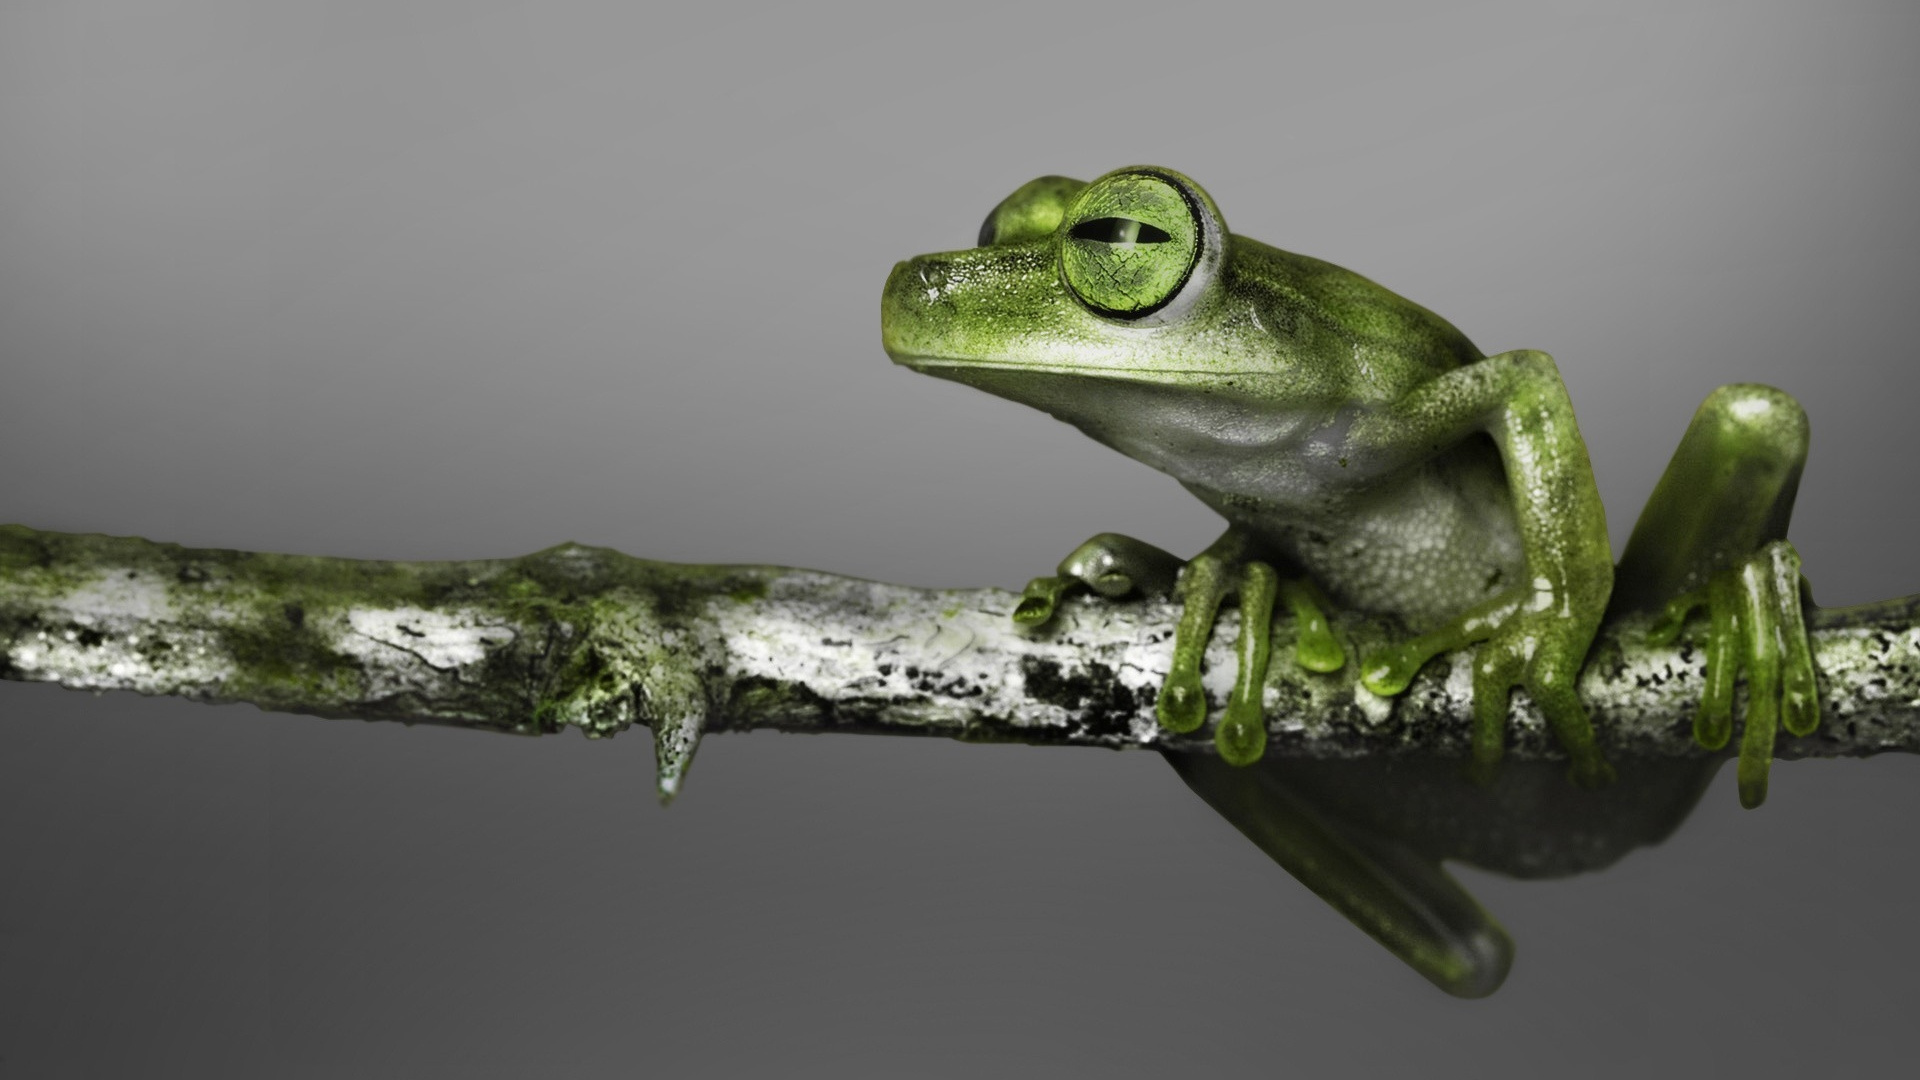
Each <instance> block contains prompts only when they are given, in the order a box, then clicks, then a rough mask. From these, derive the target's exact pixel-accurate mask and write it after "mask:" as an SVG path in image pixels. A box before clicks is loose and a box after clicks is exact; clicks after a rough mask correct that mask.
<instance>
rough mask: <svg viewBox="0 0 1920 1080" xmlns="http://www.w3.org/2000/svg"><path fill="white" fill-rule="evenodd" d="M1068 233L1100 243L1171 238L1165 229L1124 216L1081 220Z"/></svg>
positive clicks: (1144, 242) (1140, 242) (1124, 242)
mask: <svg viewBox="0 0 1920 1080" xmlns="http://www.w3.org/2000/svg"><path fill="white" fill-rule="evenodd" d="M1068 235H1070V236H1072V237H1073V238H1074V239H1075V240H1093V241H1096V242H1098V243H1102V244H1164V243H1166V242H1168V241H1170V240H1172V239H1173V237H1171V236H1169V235H1167V232H1166V230H1165V229H1161V228H1157V227H1155V226H1152V225H1149V224H1147V223H1146V222H1144V221H1135V220H1134V219H1132V218H1124V217H1103V218H1094V219H1093V220H1091V221H1083V222H1081V223H1080V224H1078V225H1075V226H1074V227H1073V229H1072V230H1071V231H1070V232H1069V233H1068Z"/></svg>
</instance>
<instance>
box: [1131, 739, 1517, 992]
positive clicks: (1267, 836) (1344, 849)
mask: <svg viewBox="0 0 1920 1080" xmlns="http://www.w3.org/2000/svg"><path fill="white" fill-rule="evenodd" d="M1163 756H1164V757H1165V758H1166V759H1167V763H1168V764H1170V765H1172V766H1173V768H1174V771H1175V772H1178V773H1179V774H1180V778H1181V779H1182V780H1185V781H1186V782H1187V786H1189V787H1191V788H1192V789H1193V790H1194V792H1195V793H1197V794H1198V795H1199V796H1200V797H1201V798H1202V799H1205V800H1206V801H1207V804H1208V805H1209V806H1212V807H1213V808H1214V809H1215V810H1216V811H1218V812H1219V813H1220V815H1221V816H1222V817H1225V818H1226V819H1227V820H1228V821H1230V822H1232V823H1233V825H1234V827H1235V828H1237V829H1239V830H1240V831H1241V832H1242V833H1244V834H1246V837H1247V838H1248V839H1249V840H1252V841H1253V842H1254V843H1255V844H1257V845H1259V847H1260V849H1261V850H1262V851H1264V852H1266V853H1267V854H1268V855H1269V856H1271V857H1272V858H1273V860H1274V861H1275V862H1278V863H1279V864H1280V865H1281V866H1282V867H1284V868H1286V871H1287V872H1288V873H1290V874H1292V875H1293V876H1294V877H1295V878H1297V879H1299V881H1300V883H1301V884H1303V885H1305V886H1306V887H1307V888H1309V889H1312V890H1313V891H1314V892H1315V893H1316V894H1318V895H1319V896H1320V898H1321V899H1323V900H1325V901H1327V903H1329V904H1331V905H1333V907H1334V909H1335V910H1337V911H1339V912H1340V914H1342V915H1345V916H1346V917H1347V918H1348V919H1350V920H1352V922H1353V924H1354V925H1356V926H1358V927H1359V928H1360V929H1362V930H1364V931H1366V932H1367V933H1368V934H1369V935H1371V936H1372V937H1373V938H1374V939H1375V940H1376V941H1378V942H1380V943H1381V944H1382V945H1385V946H1386V947H1387V948H1388V949H1390V950H1392V952H1393V953H1394V955H1396V956H1398V957H1399V958H1400V959H1401V960H1403V961H1405V962H1406V963H1407V964H1408V965H1410V966H1411V967H1412V968H1413V969H1414V970H1415V971H1418V972H1419V973H1420V974H1422V975H1424V976H1426V977H1427V978H1428V979H1429V980H1431V981H1432V982H1433V984H1434V985H1435V986H1438V987H1440V988H1441V989H1442V990H1445V991H1446V992H1447V993H1449V994H1454V995H1456V996H1459V997H1485V996H1487V995H1488V994H1491V993H1493V992H1494V991H1495V990H1497V989H1499V988H1500V983H1501V982H1502V981H1503V980H1504V979H1505V978H1506V977H1507V969H1508V968H1510V967H1511V966H1512V965H1513V939H1512V938H1510V937H1508V936H1507V932H1506V931H1505V930H1502V929H1501V928H1500V924H1499V923H1497V922H1495V921H1494V920H1493V917H1492V916H1490V915H1488V914H1487V912H1486V910H1485V909H1484V908H1482V907H1481V906H1480V905H1479V904H1478V903H1476V902H1475V901H1474V899H1473V897H1472V896H1469V895H1468V894H1467V892H1466V890H1464V889H1462V888H1461V887H1460V886H1459V884H1458V883H1456V882H1455V881H1454V880H1453V878H1452V877H1450V876H1448V874H1447V872H1446V871H1445V870H1443V869H1441V867H1440V863H1439V860H1438V859H1435V858H1430V857H1428V856H1426V855H1423V854H1421V853H1419V852H1416V851H1415V850H1413V849H1412V848H1411V847H1409V846H1408V845H1405V844H1402V843H1398V842H1395V841H1393V840H1390V839H1387V838H1385V837H1383V836H1381V835H1379V834H1377V833H1375V832H1372V831H1370V830H1367V829H1364V828H1361V827H1357V826H1354V825H1351V824H1349V823H1347V822H1345V821H1343V820H1341V819H1339V818H1337V817H1335V816H1333V815H1330V814H1328V813H1325V812H1323V811H1322V809H1320V808H1318V807H1317V805H1316V804H1315V803H1314V802H1312V801H1310V800H1309V799H1306V798H1303V797H1302V796H1301V795H1300V794H1299V793H1296V792H1293V791H1290V790H1289V785H1288V784H1287V783H1286V781H1285V779H1284V778H1283V777H1282V776H1281V775H1279V773H1278V771H1277V770H1276V769H1274V768H1269V767H1267V766H1266V765H1254V766H1252V767H1242V766H1235V765H1232V764H1229V763H1227V762H1225V761H1223V760H1221V759H1220V758H1218V757H1215V756H1213V755H1210V754H1201V753H1172V752H1170V753H1167V754H1165V755H1163Z"/></svg>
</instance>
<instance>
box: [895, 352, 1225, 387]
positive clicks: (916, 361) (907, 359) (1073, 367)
mask: <svg viewBox="0 0 1920 1080" xmlns="http://www.w3.org/2000/svg"><path fill="white" fill-rule="evenodd" d="M893 362H894V363H896V364H899V365H900V366H902V367H909V368H913V369H914V370H915V371H928V373H929V374H940V372H934V371H931V370H930V369H933V368H945V369H948V370H953V371H977V370H987V371H1022V372H1032V373H1033V374H1036V375H1073V376H1079V377H1081V378H1095V379H1121V380H1126V381H1139V380H1146V379H1152V380H1158V379H1159V378H1160V377H1162V376H1166V375H1177V376H1180V377H1182V378H1194V379H1211V380H1217V381H1225V380H1229V379H1245V378H1249V377H1251V376H1254V375H1257V374H1260V373H1258V372H1252V371H1221V370H1219V369H1218V368H1169V367H1094V366H1092V365H1089V364H1045V363H1034V362H1032V361H1021V360H969V359H958V358H955V357H950V356H895V357H894V358H893Z"/></svg>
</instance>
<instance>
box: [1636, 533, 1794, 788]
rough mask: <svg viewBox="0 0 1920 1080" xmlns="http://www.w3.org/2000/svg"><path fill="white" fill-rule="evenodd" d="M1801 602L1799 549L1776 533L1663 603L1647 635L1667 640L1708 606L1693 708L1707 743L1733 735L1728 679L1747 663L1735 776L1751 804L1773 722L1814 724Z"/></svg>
mask: <svg viewBox="0 0 1920 1080" xmlns="http://www.w3.org/2000/svg"><path fill="white" fill-rule="evenodd" d="M1800 605H1801V595H1800V555H1799V553H1798V552H1796V551H1795V550H1794V548H1793V545H1792V544H1790V543H1788V542H1787V541H1785V540H1775V541H1773V542H1771V543H1769V544H1767V545H1765V546H1764V547H1762V548H1761V549H1760V550H1759V551H1757V552H1755V553H1754V554H1753V555H1752V556H1750V557H1748V558H1747V559H1746V560H1744V561H1742V562H1739V563H1737V564H1735V565H1734V566H1731V567H1729V568H1727V569H1725V570H1721V571H1718V572H1716V573H1714V574H1713V575H1712V576H1711V577H1710V578H1709V579H1708V581H1707V585H1706V587H1705V588H1702V589H1696V590H1694V591H1692V592H1689V593H1686V594H1684V595H1682V596H1680V597H1677V598H1675V599H1674V600H1673V601H1671V602H1670V603H1668V604H1667V606H1666V610H1665V611H1664V612H1663V613H1662V615H1661V618H1660V621H1659V622H1657V623H1656V624H1655V625H1654V627H1653V629H1652V630H1651V631H1649V632H1648V634H1647V640H1648V641H1649V642H1650V643H1652V644H1655V645H1665V644H1671V643H1672V642H1674V641H1676V640H1678V639H1679V637H1680V634H1681V631H1682V629H1683V628H1684V627H1685V625H1686V621H1687V616H1688V615H1690V614H1692V613H1693V612H1694V611H1695V610H1696V609H1698V608H1701V607H1705V608H1706V609H1707V618H1708V630H1707V672H1706V682H1707V685H1706V690H1705V692H1704V693H1703V694H1702V696H1701V700H1700V710H1699V711H1698V712H1697V713H1695V714H1694V718H1693V738H1694V741H1695V742H1698V743H1699V744H1700V745H1701V746H1703V747H1705V748H1707V749H1709V750H1718V749H1720V748H1721V747H1724V746H1726V745H1727V742H1728V740H1729V739H1731V738H1732V736H1733V685H1734V682H1735V680H1736V679H1737V678H1738V677H1739V674H1740V670H1741V669H1742V668H1745V669H1746V672H1747V715H1746V726H1745V730H1744V731H1743V732H1742V734H1741V737H1740V763H1739V768H1738V773H1737V776H1738V780H1739V786H1740V804H1741V805H1742V806H1744V807H1746V808H1747V809H1749V810H1751V809H1753V808H1755V807H1757V806H1759V805H1760V804H1761V803H1763V802H1765V801H1766V798H1767V779H1768V775H1769V772H1770V770H1771V767H1772V764H1773V742H1774V736H1775V734H1776V729H1777V728H1779V727H1785V728H1786V729H1787V732H1788V734H1791V735H1797V736H1804V735H1811V734H1813V732H1814V729H1816V728H1818V727H1819V726H1820V703H1819V698H1818V697H1817V693H1816V688H1815V684H1814V673H1813V650H1812V647H1811V645H1810V643H1809V641H1808V639H1807V627H1806V621H1805V619H1804V618H1803V616H1802V613H1801V607H1800Z"/></svg>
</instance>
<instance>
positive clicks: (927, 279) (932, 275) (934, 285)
mask: <svg viewBox="0 0 1920 1080" xmlns="http://www.w3.org/2000/svg"><path fill="white" fill-rule="evenodd" d="M920 284H922V285H925V286H926V287H927V292H928V293H929V294H931V293H935V292H938V291H940V289H941V288H943V287H944V286H945V285H946V284H947V271H946V268H945V267H943V266H936V265H932V264H929V263H921V264H920Z"/></svg>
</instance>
